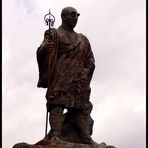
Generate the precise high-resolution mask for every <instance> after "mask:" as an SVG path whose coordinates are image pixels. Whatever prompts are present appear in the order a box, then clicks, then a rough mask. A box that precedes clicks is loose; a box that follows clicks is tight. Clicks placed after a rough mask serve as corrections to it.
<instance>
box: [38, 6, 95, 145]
mask: <svg viewBox="0 0 148 148" xmlns="http://www.w3.org/2000/svg"><path fill="white" fill-rule="evenodd" d="M79 15H80V14H79V13H78V12H77V10H76V9H75V8H73V7H66V8H64V9H63V10H62V12H61V18H62V24H61V26H59V28H57V29H55V28H52V29H48V30H46V31H45V33H44V40H43V42H42V43H41V45H40V47H39V48H38V49H37V62H38V66H39V81H38V84H37V86H38V87H42V88H47V93H46V99H47V109H48V111H49V112H50V116H49V123H50V127H51V139H61V129H62V124H63V110H64V109H67V111H68V113H69V114H70V115H71V116H72V119H73V121H74V123H75V126H76V127H77V129H78V131H77V132H78V133H79V135H80V137H81V143H84V144H92V143H93V140H92V138H91V136H90V131H89V117H90V112H91V109H92V104H91V102H90V92H91V89H90V82H91V79H92V75H93V72H94V69H95V60H94V55H93V52H92V49H91V46H90V43H89V40H88V39H87V37H86V36H85V35H83V34H81V33H76V32H75V31H74V28H75V26H76V24H77V21H78V17H79Z"/></svg>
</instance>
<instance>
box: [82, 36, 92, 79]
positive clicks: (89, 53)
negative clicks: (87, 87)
mask: <svg viewBox="0 0 148 148" xmlns="http://www.w3.org/2000/svg"><path fill="white" fill-rule="evenodd" d="M84 39H85V49H86V50H85V51H86V53H85V54H86V59H85V68H86V69H87V70H88V79H89V81H91V79H92V76H93V72H94V70H95V58H94V54H93V52H92V49H91V45H90V42H89V40H88V39H87V37H86V36H84Z"/></svg>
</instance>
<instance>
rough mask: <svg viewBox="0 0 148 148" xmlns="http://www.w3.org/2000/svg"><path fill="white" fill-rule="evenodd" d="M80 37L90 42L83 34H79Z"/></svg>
mask: <svg viewBox="0 0 148 148" xmlns="http://www.w3.org/2000/svg"><path fill="white" fill-rule="evenodd" d="M79 35H80V36H81V38H82V39H83V40H85V41H86V42H89V40H88V38H87V36H86V35H84V34H82V33H79Z"/></svg>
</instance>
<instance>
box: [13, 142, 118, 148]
mask: <svg viewBox="0 0 148 148" xmlns="http://www.w3.org/2000/svg"><path fill="white" fill-rule="evenodd" d="M13 148H116V147H114V146H109V145H106V144H105V143H104V142H102V143H100V144H97V143H96V142H94V144H93V145H88V144H79V143H70V142H64V141H51V140H41V141H39V142H37V143H36V144H28V143H17V144H15V145H14V146H13Z"/></svg>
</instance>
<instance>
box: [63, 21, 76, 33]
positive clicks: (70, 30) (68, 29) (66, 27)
mask: <svg viewBox="0 0 148 148" xmlns="http://www.w3.org/2000/svg"><path fill="white" fill-rule="evenodd" d="M61 27H62V29H64V30H65V31H67V32H69V33H74V28H72V27H69V26H67V25H65V24H64V23H62V25H61Z"/></svg>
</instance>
